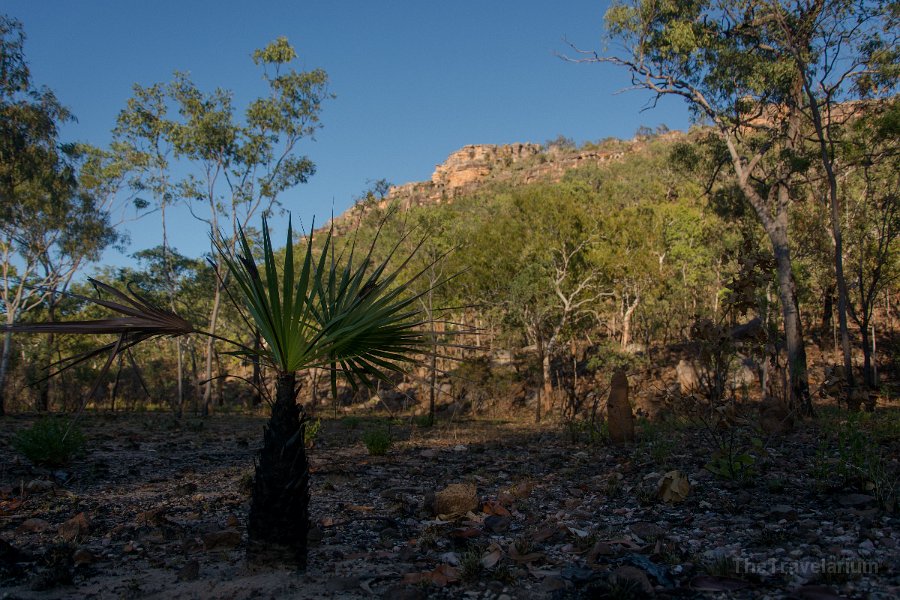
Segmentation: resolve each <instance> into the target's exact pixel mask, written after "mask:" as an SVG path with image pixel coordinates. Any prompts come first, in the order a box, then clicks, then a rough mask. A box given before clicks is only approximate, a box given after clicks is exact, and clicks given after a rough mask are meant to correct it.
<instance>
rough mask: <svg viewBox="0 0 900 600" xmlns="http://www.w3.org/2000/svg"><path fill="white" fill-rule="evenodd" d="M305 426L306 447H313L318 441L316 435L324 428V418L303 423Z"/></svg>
mask: <svg viewBox="0 0 900 600" xmlns="http://www.w3.org/2000/svg"><path fill="white" fill-rule="evenodd" d="M303 428H304V432H303V435H304V440H305V441H306V447H307V448H312V447H313V445H314V444H315V442H316V437H317V436H318V435H319V432H320V431H321V430H322V419H316V420H315V421H312V420H310V421H306V422H305V423H304V424H303Z"/></svg>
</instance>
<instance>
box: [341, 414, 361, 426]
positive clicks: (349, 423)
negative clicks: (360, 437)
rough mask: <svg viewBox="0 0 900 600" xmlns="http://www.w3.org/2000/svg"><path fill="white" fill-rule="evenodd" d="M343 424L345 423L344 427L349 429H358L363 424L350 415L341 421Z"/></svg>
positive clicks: (357, 418)
mask: <svg viewBox="0 0 900 600" xmlns="http://www.w3.org/2000/svg"><path fill="white" fill-rule="evenodd" d="M341 423H343V424H344V427H346V428H347V429H357V428H358V427H359V426H360V424H361V423H362V419H360V418H359V417H357V416H354V415H349V416H347V417H344V418H343V419H341Z"/></svg>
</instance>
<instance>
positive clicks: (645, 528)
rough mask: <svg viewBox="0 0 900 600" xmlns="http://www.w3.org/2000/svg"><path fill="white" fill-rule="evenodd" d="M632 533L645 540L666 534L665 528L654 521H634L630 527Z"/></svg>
mask: <svg viewBox="0 0 900 600" xmlns="http://www.w3.org/2000/svg"><path fill="white" fill-rule="evenodd" d="M630 529H631V531H632V533H634V534H635V535H636V536H638V537H641V538H644V539H645V540H653V539H656V538H658V537H660V536H662V535H663V534H665V532H666V531H665V529H663V528H662V527H660V526H659V525H656V524H654V523H634V524H632V525H631V527H630Z"/></svg>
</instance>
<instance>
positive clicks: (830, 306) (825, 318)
mask: <svg viewBox="0 0 900 600" xmlns="http://www.w3.org/2000/svg"><path fill="white" fill-rule="evenodd" d="M833 319H834V286H832V287H830V288H828V289H827V290H825V301H824V305H823V306H822V338H823V339H824V337H825V335H827V334H828V333H829V332H830V331H831V328H832V322H833Z"/></svg>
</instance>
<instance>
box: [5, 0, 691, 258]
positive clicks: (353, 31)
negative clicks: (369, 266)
mask: <svg viewBox="0 0 900 600" xmlns="http://www.w3.org/2000/svg"><path fill="white" fill-rule="evenodd" d="M607 6H608V2H604V1H588V0H565V1H559V2H551V1H548V0H543V1H541V0H477V1H476V0H456V1H454V2H442V1H437V0H380V1H379V0H343V1H340V2H328V1H325V0H319V1H312V0H294V1H287V0H282V1H276V0H256V1H252V2H251V1H244V2H238V1H236V0H180V1H173V0H144V1H139V0H80V1H71V0H70V1H65V0H4V2H3V3H2V4H0V11H2V12H4V13H6V14H8V15H10V16H12V17H15V18H17V19H19V20H20V21H22V22H23V24H24V27H25V33H26V35H27V41H26V46H25V52H26V57H27V59H28V61H29V64H30V66H31V69H32V76H33V79H34V81H35V83H37V84H39V85H46V86H48V87H50V88H51V89H53V90H54V91H55V92H56V93H57V95H58V96H59V98H60V99H61V100H62V102H63V103H64V104H65V105H67V106H68V107H69V108H70V109H71V110H72V111H73V113H74V114H75V115H76V117H77V118H78V122H77V123H75V124H72V125H69V126H67V127H66V128H65V130H64V132H63V138H64V140H65V141H75V140H78V141H85V142H90V143H93V144H96V145H101V146H103V145H106V144H107V143H108V142H109V139H110V130H111V129H112V128H113V126H114V125H115V119H116V115H117V114H118V112H119V111H120V110H121V109H122V108H123V107H124V106H125V102H126V100H127V99H128V98H129V96H130V94H131V87H132V85H133V84H134V83H140V84H142V85H149V84H152V83H156V82H164V81H169V80H170V79H171V75H172V72H173V71H175V70H181V71H188V72H189V73H190V74H191V76H192V78H193V80H194V81H195V82H196V83H197V84H198V85H199V86H200V87H201V88H202V89H205V90H212V89H213V88H215V87H222V88H226V89H231V90H233V91H234V93H235V104H236V106H238V107H242V106H243V105H244V102H245V101H246V100H248V99H250V98H253V97H255V96H257V95H259V94H263V93H265V90H264V84H263V82H262V80H261V78H260V71H259V70H258V69H257V68H256V67H255V66H254V65H253V63H252V61H251V60H250V53H251V52H252V51H253V50H254V49H256V48H260V47H262V46H264V45H266V44H267V43H268V42H269V41H271V40H273V39H275V38H276V37H278V36H280V35H284V36H287V37H288V39H289V40H290V42H291V43H292V44H293V45H294V47H295V48H296V49H297V52H298V54H299V55H300V61H301V66H302V67H303V68H305V69H311V68H316V67H321V68H323V69H325V70H326V71H327V72H328V74H329V77H330V80H331V91H332V92H333V93H335V94H336V95H337V98H336V99H334V100H332V101H330V102H329V103H328V104H327V105H326V106H325V108H324V111H323V113H322V123H323V125H324V127H323V129H322V130H321V131H320V132H319V133H318V134H317V136H316V140H315V141H310V142H308V143H306V144H305V145H304V147H303V148H302V151H303V152H304V153H306V154H307V155H309V157H310V158H311V159H312V160H313V161H314V162H315V163H316V165H317V169H318V170H317V173H316V175H315V176H314V177H313V178H312V180H311V181H310V182H309V183H307V184H305V185H301V186H298V187H297V188H295V189H293V190H290V191H288V192H287V193H285V195H284V196H283V197H282V200H283V202H284V205H285V206H286V207H287V208H289V209H290V210H291V211H292V212H293V213H294V214H295V215H296V216H298V217H301V218H303V220H304V222H306V223H308V222H309V218H310V217H311V216H312V215H313V214H315V215H317V221H318V222H319V223H324V221H325V219H327V217H328V216H329V215H330V213H331V212H332V208H333V210H334V212H335V213H340V212H342V211H343V210H345V209H346V208H347V207H349V206H350V205H351V204H352V201H353V198H354V197H355V196H357V195H359V194H360V192H362V190H364V189H365V188H366V187H367V182H368V181H370V180H376V179H381V178H384V179H387V180H388V181H390V182H392V183H395V184H401V183H406V182H409V181H419V180H424V179H428V178H429V177H430V175H431V172H432V170H433V169H434V166H435V165H436V164H438V163H440V162H442V161H443V160H444V159H445V158H446V157H447V155H448V154H450V153H451V152H453V151H454V150H456V149H458V148H460V147H462V146H464V145H466V144H505V143H513V142H536V143H541V142H545V141H547V140H549V139H552V138H555V137H556V136H557V135H559V134H562V135H565V136H568V137H571V138H573V139H575V140H576V141H577V142H579V143H580V142H584V141H587V140H597V139H601V138H605V137H608V136H616V137H622V138H630V137H631V136H632V135H633V134H634V132H635V130H636V129H637V128H638V126H640V125H648V126H656V125H658V124H660V123H665V124H666V125H668V126H669V127H670V128H673V129H683V128H685V127H686V126H687V124H688V118H687V111H686V108H685V107H684V105H683V104H681V103H680V102H678V101H677V100H666V101H664V102H661V103H660V105H659V106H658V107H657V108H655V109H652V110H648V111H645V112H641V108H642V107H644V106H645V105H646V103H647V101H648V99H649V98H648V96H647V95H646V94H645V93H642V92H625V93H621V94H618V95H617V94H616V92H617V91H619V90H622V89H624V88H627V87H628V85H629V79H628V75H627V74H626V73H625V72H624V71H623V70H620V69H616V68H615V67H612V66H608V65H598V64H572V63H567V62H565V61H563V60H561V59H560V58H559V57H558V56H556V54H557V53H565V52H566V51H570V48H569V47H568V46H567V44H566V42H565V41H564V38H565V39H567V40H569V41H571V42H572V43H574V44H576V45H578V46H579V47H582V48H590V49H598V48H601V44H602V41H601V29H602V16H603V13H604V11H605V10H606V8H607ZM175 221H176V222H175V223H173V224H172V229H173V233H171V234H170V235H172V238H173V245H174V246H175V247H177V248H178V249H179V250H180V251H181V252H183V253H185V254H188V255H192V256H199V255H200V254H202V253H203V252H204V251H205V250H206V249H207V248H208V241H207V238H206V235H205V234H200V232H202V231H203V229H202V224H201V223H199V222H197V221H193V220H192V219H191V217H190V215H189V214H188V213H187V211H186V210H182V211H180V212H177V213H176V214H175ZM128 229H129V231H130V233H131V237H132V244H131V247H130V249H129V252H134V251H136V250H139V249H142V248H147V247H150V246H154V245H157V244H159V243H160V231H159V226H158V218H157V217H155V216H151V217H149V218H148V219H147V220H146V221H145V222H139V223H136V224H135V223H132V224H130V225H129V226H128ZM104 260H105V261H106V262H110V263H114V264H121V263H122V262H124V261H125V260H126V259H125V257H122V256H118V255H117V254H116V253H107V256H106V257H105V259H104Z"/></svg>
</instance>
